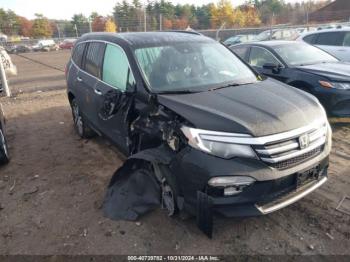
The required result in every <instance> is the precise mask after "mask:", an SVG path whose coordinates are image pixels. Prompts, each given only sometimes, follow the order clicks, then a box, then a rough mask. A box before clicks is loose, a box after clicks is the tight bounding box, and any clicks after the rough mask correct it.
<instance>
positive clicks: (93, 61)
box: [77, 42, 105, 128]
mask: <svg viewBox="0 0 350 262" xmlns="http://www.w3.org/2000/svg"><path fill="white" fill-rule="evenodd" d="M104 49H105V43H103V42H89V43H88V44H87V47H86V50H85V55H84V59H83V62H82V70H80V71H79V73H78V77H77V81H78V82H80V86H81V89H82V93H83V94H82V96H81V105H80V108H81V113H82V114H83V116H84V117H85V118H86V120H88V121H89V122H90V124H92V125H93V126H94V127H95V128H96V127H98V119H97V118H96V116H95V108H94V106H95V105H94V97H95V96H96V95H97V94H96V85H97V83H98V81H99V80H100V79H101V74H102V72H101V65H102V60H103V53H104Z"/></svg>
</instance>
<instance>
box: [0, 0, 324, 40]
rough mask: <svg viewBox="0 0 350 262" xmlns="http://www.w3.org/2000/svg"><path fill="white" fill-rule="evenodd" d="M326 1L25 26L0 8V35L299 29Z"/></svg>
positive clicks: (262, 0)
mask: <svg viewBox="0 0 350 262" xmlns="http://www.w3.org/2000/svg"><path fill="white" fill-rule="evenodd" d="M327 2H330V0H321V1H317V0H313V1H305V2H301V3H295V4H291V3H286V2H285V1H284V0H246V2H245V3H244V4H242V5H240V6H237V7H234V6H233V5H232V1H229V0H219V1H217V2H216V3H209V4H205V5H201V6H196V5H189V4H176V5H174V4H173V3H172V2H170V1H167V0H155V1H151V0H149V1H148V2H147V4H146V5H145V6H144V5H142V4H141V2H140V0H132V1H127V0H123V1H122V2H118V3H117V4H116V5H115V6H114V8H113V10H111V11H112V15H111V16H102V15H99V14H98V13H96V12H93V13H91V15H90V16H85V15H83V14H75V15H74V16H73V17H72V19H71V20H52V19H49V18H47V17H45V16H43V15H42V14H36V15H35V19H32V20H29V19H27V18H25V17H21V16H18V15H17V14H16V13H15V12H13V11H11V10H7V11H6V10H4V9H3V8H0V32H1V33H3V34H6V35H19V36H25V37H33V38H41V37H68V36H70V37H72V36H80V35H82V34H84V33H87V32H89V31H94V32H96V31H98V32H99V31H107V32H116V31H119V32H125V31H144V30H147V31H153V30H181V29H186V28H188V27H190V28H192V29H196V30H201V29H217V28H219V27H225V28H239V27H256V26H263V25H271V24H272V25H273V24H280V23H290V24H303V23H306V22H307V17H308V15H307V14H308V13H311V12H313V11H315V10H317V9H318V8H320V7H321V6H323V5H325V4H326V3H327Z"/></svg>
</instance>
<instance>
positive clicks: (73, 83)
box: [67, 43, 86, 108]
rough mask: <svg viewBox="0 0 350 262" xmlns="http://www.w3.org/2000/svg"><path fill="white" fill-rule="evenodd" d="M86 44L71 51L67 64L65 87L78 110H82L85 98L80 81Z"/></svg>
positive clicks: (81, 44) (83, 88) (80, 44)
mask: <svg viewBox="0 0 350 262" xmlns="http://www.w3.org/2000/svg"><path fill="white" fill-rule="evenodd" d="M85 46H86V43H79V44H78V45H76V47H75V48H74V50H73V54H72V59H71V63H70V64H68V66H69V70H68V74H67V86H68V88H69V89H70V90H71V91H72V93H73V94H74V96H75V99H76V100H77V103H78V105H79V107H80V108H82V106H83V103H84V97H85V87H84V86H83V83H82V82H81V81H80V78H79V72H80V71H81V67H82V61H83V60H84V50H85Z"/></svg>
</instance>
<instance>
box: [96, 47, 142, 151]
mask: <svg viewBox="0 0 350 262" xmlns="http://www.w3.org/2000/svg"><path fill="white" fill-rule="evenodd" d="M134 87H135V79H134V76H133V74H132V71H131V69H130V65H129V60H128V58H127V56H126V54H125V52H124V50H123V49H122V48H121V47H120V46H118V45H115V44H107V45H106V50H105V54H104V59H103V66H102V81H98V83H97V85H96V86H95V88H94V92H95V95H94V96H95V107H94V108H96V117H97V121H98V126H99V129H100V130H101V131H102V133H103V134H104V135H105V136H106V137H108V138H109V139H110V140H112V141H113V143H114V144H116V145H117V146H118V147H119V149H120V150H122V151H123V153H125V154H128V146H127V138H128V122H127V114H128V111H129V110H128V109H129V106H130V103H131V98H132V96H131V95H130V92H127V91H129V89H132V88H134Z"/></svg>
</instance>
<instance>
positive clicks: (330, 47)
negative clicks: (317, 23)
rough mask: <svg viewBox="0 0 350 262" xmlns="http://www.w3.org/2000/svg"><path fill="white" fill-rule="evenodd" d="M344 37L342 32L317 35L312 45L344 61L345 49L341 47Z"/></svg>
mask: <svg viewBox="0 0 350 262" xmlns="http://www.w3.org/2000/svg"><path fill="white" fill-rule="evenodd" d="M344 37H345V32H344V31H338V32H324V33H319V34H318V35H317V37H316V38H315V40H314V44H315V45H316V46H317V47H319V48H321V49H323V50H325V51H326V52H328V53H330V54H332V55H334V56H335V57H337V58H338V59H340V60H344V59H345V58H346V57H347V54H346V48H345V47H344V46H343V43H344Z"/></svg>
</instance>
